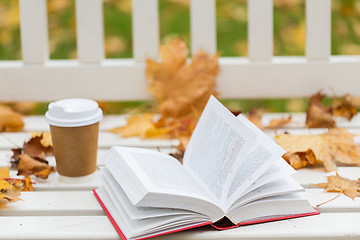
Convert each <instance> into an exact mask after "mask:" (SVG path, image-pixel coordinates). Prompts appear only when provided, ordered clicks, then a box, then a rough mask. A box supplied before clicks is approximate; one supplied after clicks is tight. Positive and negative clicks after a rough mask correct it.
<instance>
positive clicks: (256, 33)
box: [234, 0, 273, 76]
mask: <svg viewBox="0 0 360 240" xmlns="http://www.w3.org/2000/svg"><path fill="white" fill-rule="evenodd" d="M248 12H249V13H248V14H249V16H248V18H249V24H248V28H249V37H248V38H249V57H250V59H251V60H253V61H254V60H255V61H256V60H267V61H270V60H271V58H272V56H273V1H272V0H259V1H248ZM234 76H235V75H234Z"/></svg>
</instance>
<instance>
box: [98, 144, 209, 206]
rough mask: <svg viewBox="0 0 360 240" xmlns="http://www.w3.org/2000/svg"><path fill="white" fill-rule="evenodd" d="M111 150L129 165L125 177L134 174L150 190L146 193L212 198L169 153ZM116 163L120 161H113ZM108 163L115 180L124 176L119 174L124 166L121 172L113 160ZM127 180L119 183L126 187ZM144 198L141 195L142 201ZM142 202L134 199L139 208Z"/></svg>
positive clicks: (127, 148)
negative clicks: (112, 163) (124, 184)
mask: <svg viewBox="0 0 360 240" xmlns="http://www.w3.org/2000/svg"><path fill="white" fill-rule="evenodd" d="M111 151H115V152H116V153H117V154H118V155H119V156H121V160H122V161H123V162H122V163H121V164H126V166H127V173H125V174H127V175H131V177H132V178H133V180H136V182H137V185H141V187H143V188H144V189H146V192H153V193H154V192H157V193H165V194H174V195H182V196H189V197H199V198H202V199H210V198H209V197H208V196H207V194H206V192H205V191H204V190H203V189H202V188H201V187H200V185H199V184H197V181H196V179H194V177H193V176H192V175H191V174H189V173H188V172H187V171H186V170H185V168H184V167H183V165H182V164H181V163H180V162H179V161H178V160H176V159H175V158H173V157H171V156H169V155H168V154H164V153H161V152H157V151H154V150H148V149H141V148H131V147H114V148H113V149H112V150H111ZM115 161H116V159H115V160H113V161H112V162H115ZM104 162H105V166H106V167H107V168H108V169H109V171H110V172H111V173H112V174H113V175H114V177H115V179H116V175H119V174H122V173H119V172H118V171H117V170H120V168H121V167H122V166H121V164H118V167H117V168H118V169H116V168H115V166H113V165H111V164H110V163H109V162H110V161H109V159H105V160H104ZM117 181H118V179H117ZM124 181H125V180H124V179H122V181H118V182H119V184H120V185H122V186H123V182H124ZM135 187H137V186H135ZM123 189H124V191H125V193H126V194H127V195H129V194H128V192H130V191H131V189H128V188H123ZM143 197H144V196H141V198H143ZM130 200H131V199H130ZM140 200H141V199H138V201H134V200H132V203H133V204H134V205H136V204H137V203H138V202H139V201H140Z"/></svg>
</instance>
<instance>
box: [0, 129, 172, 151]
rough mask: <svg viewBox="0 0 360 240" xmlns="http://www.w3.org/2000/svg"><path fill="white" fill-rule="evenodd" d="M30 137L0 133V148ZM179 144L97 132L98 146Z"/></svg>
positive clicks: (18, 143)
mask: <svg viewBox="0 0 360 240" xmlns="http://www.w3.org/2000/svg"><path fill="white" fill-rule="evenodd" d="M30 138H31V134H30V133H27V132H19V133H2V134H0V150H1V149H2V150H6V149H11V148H16V147H22V145H23V143H24V142H25V141H27V140H29V139H30ZM178 144H179V141H178V140H166V139H164V140H162V139H146V140H142V139H140V138H137V137H131V138H122V137H121V136H120V135H117V134H113V133H110V132H102V131H101V132H100V133H99V148H105V149H106V148H110V147H112V146H115V145H118V146H128V147H144V148H152V149H157V148H160V149H163V148H164V149H168V148H171V147H174V146H177V145H178Z"/></svg>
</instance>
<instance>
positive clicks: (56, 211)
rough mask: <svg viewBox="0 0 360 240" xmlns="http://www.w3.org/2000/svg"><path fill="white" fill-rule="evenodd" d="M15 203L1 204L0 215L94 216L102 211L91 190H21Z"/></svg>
mask: <svg viewBox="0 0 360 240" xmlns="http://www.w3.org/2000/svg"><path fill="white" fill-rule="evenodd" d="M20 198H21V199H23V200H24V201H18V202H15V203H11V204H7V205H6V207H5V206H4V205H5V204H2V205H0V206H3V208H2V209H1V211H0V216H80V215H81V216H83V215H85V216H96V215H104V214H105V213H104V211H103V209H102V208H101V206H100V204H99V203H98V201H97V200H96V198H95V197H94V194H93V192H92V191H60V192H53V191H46V192H44V191H41V192H22V193H21V196H20Z"/></svg>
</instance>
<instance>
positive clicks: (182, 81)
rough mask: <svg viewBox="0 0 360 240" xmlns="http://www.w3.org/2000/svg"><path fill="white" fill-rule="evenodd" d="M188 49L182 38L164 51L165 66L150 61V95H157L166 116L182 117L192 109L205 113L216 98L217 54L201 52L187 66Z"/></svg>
mask: <svg viewBox="0 0 360 240" xmlns="http://www.w3.org/2000/svg"><path fill="white" fill-rule="evenodd" d="M188 53H189V51H188V49H187V47H186V44H185V43H184V41H183V40H182V39H181V38H175V39H173V40H171V41H170V43H169V44H167V45H164V46H161V47H160V58H161V62H157V61H154V60H152V59H147V60H146V77H147V80H148V82H149V87H148V91H149V92H150V93H152V94H154V96H155V98H156V100H157V103H158V106H159V110H160V113H161V114H162V116H165V117H167V116H171V117H182V116H185V115H187V114H189V113H191V111H192V108H196V109H201V110H202V109H203V108H204V106H205V104H206V102H207V101H208V99H209V97H210V95H216V91H215V87H216V82H215V78H216V75H217V74H218V72H219V64H218V58H219V56H218V55H217V54H215V55H210V54H207V53H206V52H204V51H202V50H200V51H199V52H197V53H196V54H195V55H194V56H193V58H192V61H191V63H189V64H187V57H188Z"/></svg>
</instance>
